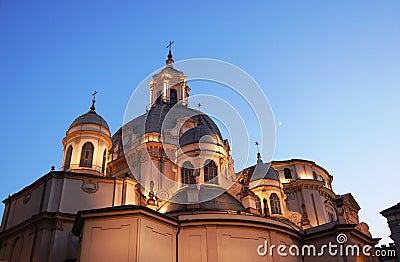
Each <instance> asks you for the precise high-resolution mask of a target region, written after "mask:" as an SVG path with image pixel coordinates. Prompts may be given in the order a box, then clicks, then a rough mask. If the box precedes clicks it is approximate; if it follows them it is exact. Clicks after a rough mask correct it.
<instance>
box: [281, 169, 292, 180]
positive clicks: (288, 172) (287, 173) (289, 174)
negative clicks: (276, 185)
mask: <svg viewBox="0 0 400 262" xmlns="http://www.w3.org/2000/svg"><path fill="white" fill-rule="evenodd" d="M283 174H284V175H285V179H292V171H291V170H290V169H289V168H285V169H284V170H283Z"/></svg>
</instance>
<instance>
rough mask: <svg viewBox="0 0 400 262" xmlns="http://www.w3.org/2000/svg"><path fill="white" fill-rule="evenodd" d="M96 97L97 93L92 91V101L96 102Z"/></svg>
mask: <svg viewBox="0 0 400 262" xmlns="http://www.w3.org/2000/svg"><path fill="white" fill-rule="evenodd" d="M96 95H97V91H96V90H94V92H93V94H92V96H93V100H96Z"/></svg>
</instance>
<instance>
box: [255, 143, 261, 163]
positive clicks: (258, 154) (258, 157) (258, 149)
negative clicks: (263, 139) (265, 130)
mask: <svg viewBox="0 0 400 262" xmlns="http://www.w3.org/2000/svg"><path fill="white" fill-rule="evenodd" d="M255 144H256V147H257V160H261V154H260V148H259V146H260V143H258V141H256V143H255Z"/></svg>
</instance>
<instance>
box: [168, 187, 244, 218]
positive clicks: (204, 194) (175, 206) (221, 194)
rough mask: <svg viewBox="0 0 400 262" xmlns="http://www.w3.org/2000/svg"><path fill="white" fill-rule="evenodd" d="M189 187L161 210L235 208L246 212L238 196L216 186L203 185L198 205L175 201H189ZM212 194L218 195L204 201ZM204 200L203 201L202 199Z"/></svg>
mask: <svg viewBox="0 0 400 262" xmlns="http://www.w3.org/2000/svg"><path fill="white" fill-rule="evenodd" d="M187 189H188V188H187V187H186V188H184V189H182V190H181V191H179V192H178V193H176V194H175V195H174V196H173V197H172V198H171V199H170V200H169V201H167V202H166V203H165V204H164V205H163V206H161V208H160V210H163V213H167V214H168V213H176V212H184V211H192V210H209V211H218V210H235V211H241V212H246V209H245V208H244V207H243V205H242V203H240V202H239V200H237V199H236V198H234V197H233V196H232V195H231V194H229V193H227V192H225V191H224V190H223V189H222V188H214V187H207V186H201V187H200V190H199V202H200V203H198V204H197V205H190V204H179V203H175V202H180V203H182V202H187ZM212 195H217V196H216V197H215V198H213V199H210V200H208V201H204V198H205V199H208V198H210V196H212ZM202 200H203V201H204V202H201V201H202Z"/></svg>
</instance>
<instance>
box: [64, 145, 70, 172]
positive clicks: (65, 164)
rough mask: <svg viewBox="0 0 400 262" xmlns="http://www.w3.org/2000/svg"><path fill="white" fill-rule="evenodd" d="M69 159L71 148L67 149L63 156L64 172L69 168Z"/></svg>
mask: <svg viewBox="0 0 400 262" xmlns="http://www.w3.org/2000/svg"><path fill="white" fill-rule="evenodd" d="M71 158H72V146H69V147H68V150H67V154H66V156H65V163H64V170H68V169H69V168H70V166H71Z"/></svg>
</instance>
